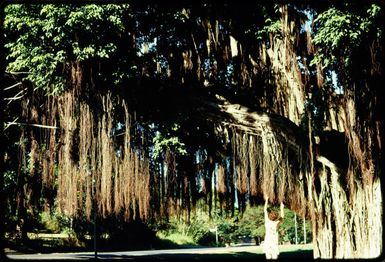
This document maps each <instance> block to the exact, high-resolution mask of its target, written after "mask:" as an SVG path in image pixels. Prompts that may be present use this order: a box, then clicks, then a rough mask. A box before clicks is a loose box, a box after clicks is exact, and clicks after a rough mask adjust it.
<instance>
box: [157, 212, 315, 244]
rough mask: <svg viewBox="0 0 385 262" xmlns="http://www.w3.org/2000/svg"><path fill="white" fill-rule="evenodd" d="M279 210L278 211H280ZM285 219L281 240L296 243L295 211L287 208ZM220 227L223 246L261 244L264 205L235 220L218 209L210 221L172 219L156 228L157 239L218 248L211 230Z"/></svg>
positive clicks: (300, 237) (204, 217)
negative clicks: (253, 242) (247, 243)
mask: <svg viewBox="0 0 385 262" xmlns="http://www.w3.org/2000/svg"><path fill="white" fill-rule="evenodd" d="M276 209H277V210H276V211H278V212H279V210H278V208H276ZM274 210H275V209H274ZM284 212H285V218H284V221H283V223H282V224H281V225H280V227H279V234H280V240H281V241H284V242H287V241H290V242H291V243H292V244H293V243H295V222H294V212H292V211H291V210H289V209H287V208H285V210H284ZM215 227H218V238H219V239H218V240H219V245H220V246H224V245H226V244H231V243H232V244H237V243H242V242H243V241H245V240H255V241H257V244H259V242H260V241H263V239H264V237H265V221H264V213H263V206H262V205H260V206H256V207H250V206H249V207H247V208H246V211H245V212H244V213H243V214H242V215H241V214H236V216H235V217H227V216H226V215H225V214H221V213H220V212H219V211H218V210H217V211H216V212H214V214H213V215H212V217H211V218H210V217H209V216H208V214H206V213H200V212H199V211H198V212H197V214H195V215H193V216H192V217H191V220H190V223H187V222H186V221H184V220H179V219H177V218H175V217H174V218H171V219H170V220H169V221H168V222H167V223H165V224H163V226H160V225H155V226H154V229H155V230H157V229H158V232H157V236H158V237H159V238H161V239H166V240H170V241H172V242H174V243H177V244H180V245H206V246H210V245H211V246H213V245H215V244H216V243H215V232H210V229H214V228H215ZM306 231H307V243H309V242H311V226H310V223H309V221H306ZM297 237H298V242H299V243H301V242H303V239H304V238H303V220H302V218H300V217H298V216H297Z"/></svg>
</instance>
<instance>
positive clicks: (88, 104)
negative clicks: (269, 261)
mask: <svg viewBox="0 0 385 262" xmlns="http://www.w3.org/2000/svg"><path fill="white" fill-rule="evenodd" d="M139 2H140V1H137V2H131V3H127V4H119V5H111V4H108V5H91V4H88V5H48V4H46V5H28V4H22V5H8V6H7V7H6V8H5V20H4V24H3V25H4V30H5V40H6V44H5V51H6V57H5V61H6V62H7V68H6V71H7V72H6V77H5V81H3V82H4V83H6V84H7V86H4V88H3V91H2V92H3V97H4V98H5V100H4V102H3V109H4V112H5V117H4V121H5V125H4V129H5V130H4V136H5V137H6V139H8V141H16V142H17V141H18V143H17V144H16V146H15V144H12V146H6V147H5V154H6V155H5V168H11V167H12V165H15V166H17V170H15V174H17V175H18V176H21V174H24V176H25V177H24V178H23V179H25V180H26V181H27V182H26V184H25V186H23V187H22V188H20V191H19V193H18V196H17V197H19V198H20V199H23V200H20V201H19V202H18V205H20V206H19V207H21V205H23V203H24V204H25V203H26V202H28V204H29V205H35V206H36V208H37V207H38V206H40V208H44V207H45V208H47V206H50V207H55V208H57V209H58V210H59V211H60V212H62V213H64V214H66V215H68V216H74V217H76V216H86V217H87V218H88V219H90V217H91V214H92V212H93V210H94V211H95V212H98V214H100V215H101V216H103V217H106V216H109V215H111V214H115V215H117V216H123V217H124V218H125V219H126V220H127V221H131V220H135V219H136V220H137V219H140V220H150V219H155V220H156V219H160V218H163V217H168V216H170V215H182V216H186V217H187V218H188V217H189V215H190V213H191V212H194V210H195V208H196V203H197V201H199V200H204V201H205V203H206V204H207V206H208V212H210V210H211V209H212V205H213V203H214V201H213V199H214V198H215V199H218V200H219V203H220V208H221V209H224V210H230V211H231V210H234V208H235V206H237V207H239V208H240V209H241V210H244V208H245V207H246V203H251V204H258V203H262V201H263V199H264V197H266V196H268V197H269V200H270V201H272V202H273V203H279V202H283V203H285V205H286V206H287V207H288V208H290V209H291V210H293V211H295V212H296V213H298V214H300V215H302V216H305V217H306V218H308V219H310V220H311V222H312V233H313V245H314V257H315V258H369V257H376V256H378V255H380V253H381V251H382V235H383V230H382V212H383V211H382V194H381V188H382V186H381V166H380V164H381V163H382V162H383V157H382V155H381V139H382V130H381V127H382V124H383V122H382V119H381V115H380V113H379V112H380V105H381V103H382V102H383V97H384V94H383V88H381V84H382V83H383V80H384V79H383V76H382V70H383V64H382V58H383V49H382V48H383V47H382V43H381V40H382V34H383V32H382V29H381V24H380V20H379V18H380V17H381V15H383V10H382V8H381V7H380V6H378V5H376V4H365V5H359V6H358V5H356V4H354V3H349V4H335V5H330V6H326V5H318V6H307V5H304V6H302V5H293V4H279V5H278V4H276V5H273V4H265V5H261V4H256V3H253V2H251V1H245V2H242V3H233V2H227V1H225V2H224V3H221V4H219V3H218V4H214V3H212V2H211V1H200V2H194V1H191V2H189V1H187V2H181V3H178V4H173V5H167V4H163V3H162V4H161V3H158V4H154V3H152V4H147V3H139ZM12 150H13V151H14V152H15V153H13V154H12ZM12 163H13V164H12ZM14 163H16V164H14ZM213 185H214V186H213ZM53 196H54V197H53ZM40 198H44V199H50V200H46V201H45V202H44V203H43V204H41V203H37V202H34V201H36V199H40ZM23 201H24V202H23Z"/></svg>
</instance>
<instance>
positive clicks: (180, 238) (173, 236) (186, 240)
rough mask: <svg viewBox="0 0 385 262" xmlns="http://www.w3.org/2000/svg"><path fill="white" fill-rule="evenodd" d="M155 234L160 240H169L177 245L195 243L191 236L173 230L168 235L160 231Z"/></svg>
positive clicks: (193, 244)
mask: <svg viewBox="0 0 385 262" xmlns="http://www.w3.org/2000/svg"><path fill="white" fill-rule="evenodd" d="M156 236H157V237H158V238H159V239H160V240H167V241H171V242H173V243H175V244H177V245H192V246H195V245H197V244H196V243H195V241H194V239H193V238H192V237H191V236H186V235H184V234H181V233H178V232H173V233H170V234H168V235H166V234H164V233H162V232H157V234H156Z"/></svg>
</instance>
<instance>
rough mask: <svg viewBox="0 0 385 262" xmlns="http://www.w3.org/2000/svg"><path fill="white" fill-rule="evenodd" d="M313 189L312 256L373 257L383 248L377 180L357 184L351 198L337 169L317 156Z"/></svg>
mask: <svg viewBox="0 0 385 262" xmlns="http://www.w3.org/2000/svg"><path fill="white" fill-rule="evenodd" d="M317 162H318V168H317V178H316V181H315V183H316V184H319V186H318V188H317V189H315V190H314V192H313V193H314V195H313V196H314V204H315V205H314V206H315V209H314V210H313V212H314V214H313V221H312V222H313V245H314V258H375V257H377V256H379V255H380V254H381V250H382V244H381V243H382V218H381V217H382V204H381V203H382V197H381V185H380V179H379V178H376V179H374V180H373V182H372V183H371V184H363V183H359V182H358V181H357V180H356V183H357V191H356V193H355V195H354V196H350V197H353V198H352V199H351V201H350V204H349V201H348V196H347V192H346V189H345V188H344V187H343V186H342V184H341V180H342V179H343V178H342V177H341V176H342V175H343V174H342V173H341V171H340V170H338V168H337V167H336V166H335V165H334V164H333V163H332V162H330V161H329V160H328V159H326V158H324V157H318V158H317Z"/></svg>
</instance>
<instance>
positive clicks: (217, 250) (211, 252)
mask: <svg viewBox="0 0 385 262" xmlns="http://www.w3.org/2000/svg"><path fill="white" fill-rule="evenodd" d="M280 250H281V255H282V256H283V257H284V256H289V257H295V256H296V254H300V255H301V256H303V255H305V256H306V257H307V258H312V247H311V245H305V246H303V245H298V246H294V245H293V246H280ZM7 257H8V258H9V259H17V260H91V259H94V258H95V253H94V252H79V253H50V254H22V253H18V252H14V251H13V252H8V253H7ZM258 257H260V258H264V254H263V251H262V247H260V246H255V245H251V246H250V245H249V246H232V247H200V248H184V249H164V250H141V251H119V252H98V253H97V259H98V260H115V259H128V260H131V261H133V260H149V261H154V260H155V261H156V260H158V261H159V260H160V261H164V260H165V259H166V260H173V259H175V260H178V261H181V260H194V261H197V260H198V261H199V260H201V259H204V260H206V259H208V260H211V259H221V260H222V259H227V258H228V259H234V258H238V259H241V260H248V259H250V260H252V259H255V258H258Z"/></svg>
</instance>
